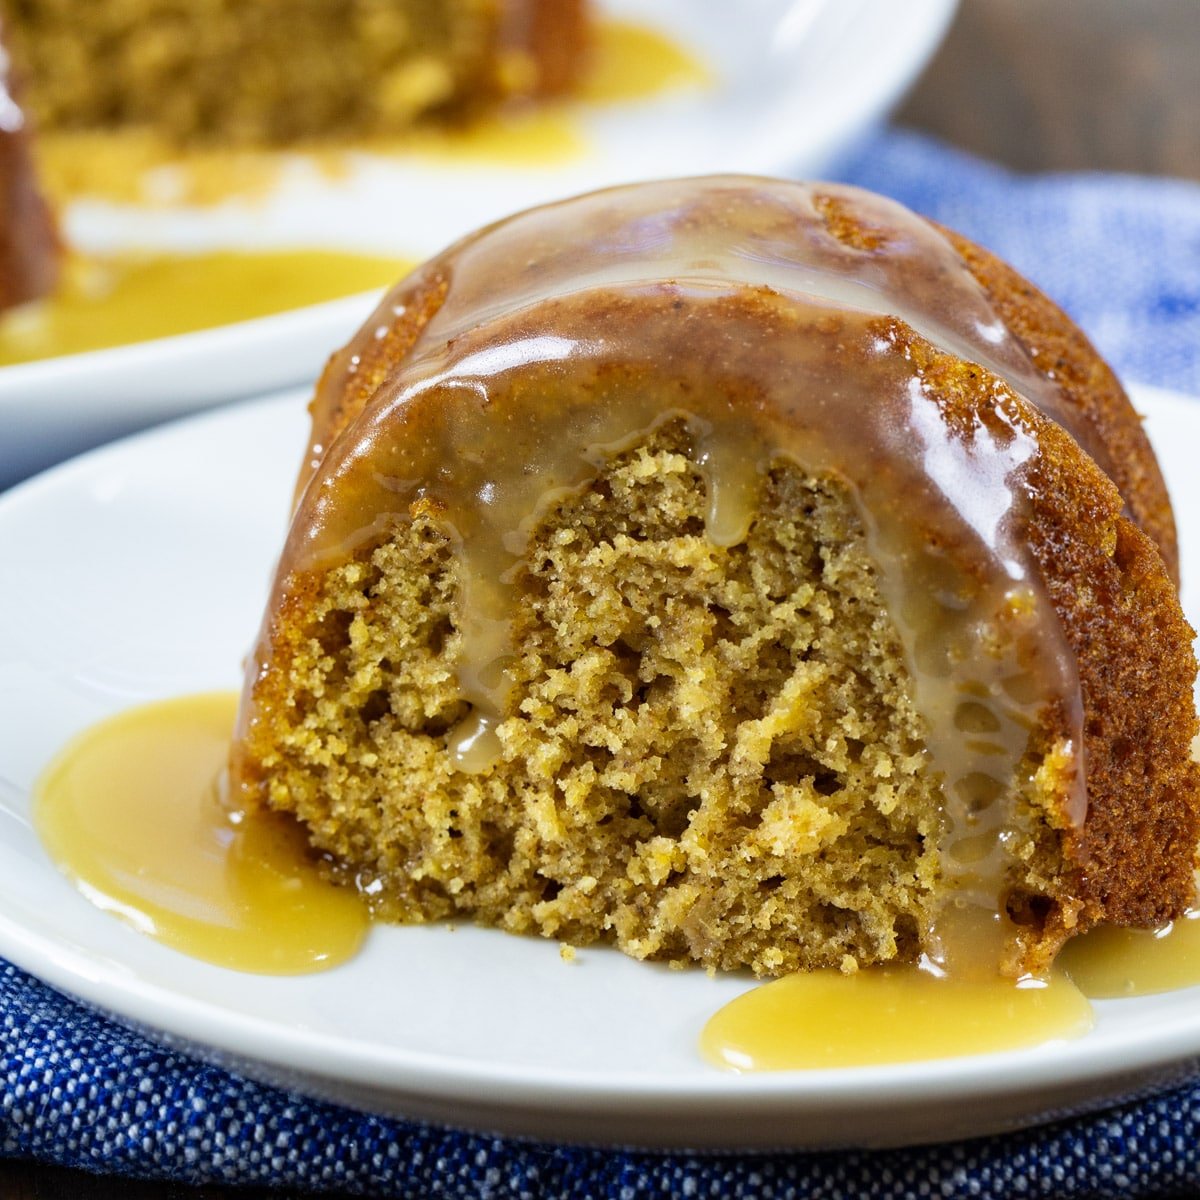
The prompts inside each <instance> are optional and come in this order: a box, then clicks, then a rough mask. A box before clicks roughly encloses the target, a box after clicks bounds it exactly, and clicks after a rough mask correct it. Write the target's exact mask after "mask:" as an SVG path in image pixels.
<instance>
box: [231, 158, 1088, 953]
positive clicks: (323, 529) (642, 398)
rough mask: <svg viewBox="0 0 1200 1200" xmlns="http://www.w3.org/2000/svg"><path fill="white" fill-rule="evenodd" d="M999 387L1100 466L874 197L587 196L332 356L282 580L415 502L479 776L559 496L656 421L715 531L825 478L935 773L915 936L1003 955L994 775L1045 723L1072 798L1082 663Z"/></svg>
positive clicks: (493, 248) (475, 249)
mask: <svg viewBox="0 0 1200 1200" xmlns="http://www.w3.org/2000/svg"><path fill="white" fill-rule="evenodd" d="M849 220H852V225H851V224H848V223H847V222H848V221H849ZM847 230H850V232H847ZM435 291H437V292H439V293H440V294H441V296H442V302H441V305H440V307H439V308H438V310H437V311H436V312H435V313H433V315H432V316H431V317H429V319H428V320H427V321H426V323H425V324H424V325H423V327H422V328H421V330H420V332H419V334H418V335H417V336H416V338H415V340H414V341H413V343H412V346H411V350H410V351H409V352H408V354H407V355H406V356H405V357H404V359H403V361H402V362H399V363H398V364H396V365H395V366H394V369H392V370H390V371H389V372H388V373H387V374H386V376H385V378H384V381H383V382H382V383H381V384H380V386H379V387H378V388H377V390H376V391H375V392H374V394H373V395H372V396H371V397H370V398H369V399H368V400H367V402H366V404H365V407H364V408H363V409H362V411H361V412H360V413H358V415H357V416H356V417H354V418H353V419H352V421H351V422H350V424H349V425H348V427H347V428H346V429H344V430H343V431H342V433H341V434H340V435H339V436H338V437H337V438H335V439H332V445H326V444H324V443H325V442H326V430H327V429H329V428H330V427H331V424H332V423H333V422H334V421H335V420H336V417H337V413H338V406H339V403H340V398H341V397H342V396H343V395H345V394H347V392H348V391H352V390H353V387H354V380H353V378H352V377H353V375H354V373H355V371H357V369H358V365H359V364H360V363H361V362H363V361H364V360H365V359H367V358H368V357H369V356H370V349H371V347H370V343H371V342H372V341H373V340H377V331H378V330H379V329H380V328H383V329H385V331H386V330H388V329H391V327H392V326H393V324H395V323H396V321H397V317H396V316H395V314H397V313H400V314H403V313H404V311H405V310H406V307H407V304H408V303H409V301H410V300H411V299H412V298H414V297H418V296H423V295H425V296H427V295H430V294H432V293H434V292H435ZM400 320H401V321H402V320H403V318H402V317H401V318H400ZM939 351H944V352H946V353H948V354H949V355H952V356H953V357H954V358H955V359H964V360H966V361H968V362H971V363H975V364H978V365H979V367H980V368H982V369H978V370H977V372H976V375H975V379H976V382H977V383H978V384H979V385H980V386H979V387H977V388H976V394H977V395H983V396H984V397H986V399H985V400H983V401H982V402H981V403H980V404H979V405H978V406H977V408H976V410H975V411H974V413H973V414H971V415H970V416H969V418H964V417H963V416H962V415H961V412H959V414H958V415H957V416H955V414H954V412H952V411H951V410H950V409H948V408H947V407H946V406H945V405H944V403H943V402H942V400H941V399H940V397H941V395H942V393H941V392H940V391H939V389H938V387H937V386H935V385H931V383H930V381H929V379H928V378H927V377H928V375H929V373H930V372H935V373H936V372H937V370H938V369H939V363H941V365H942V367H943V368H944V366H945V360H944V359H939V354H938V352H939ZM989 373H990V374H989ZM1014 393H1016V394H1019V395H1020V396H1021V397H1023V398H1024V399H1026V400H1027V401H1030V402H1032V404H1033V405H1034V406H1035V407H1036V408H1037V409H1040V411H1041V412H1042V413H1044V414H1045V415H1047V416H1049V417H1050V418H1052V419H1053V420H1055V421H1058V422H1059V423H1061V424H1062V425H1064V426H1066V427H1067V429H1068V430H1070V431H1071V432H1072V433H1073V434H1074V435H1075V436H1076V437H1077V438H1078V439H1079V440H1080V441H1081V442H1082V443H1083V445H1084V446H1085V447H1087V448H1089V449H1091V451H1092V452H1093V453H1094V455H1095V456H1096V457H1097V458H1098V459H1099V460H1100V461H1101V462H1103V454H1102V451H1101V448H1100V446H1099V443H1098V441H1097V439H1096V437H1095V435H1094V432H1093V431H1092V430H1091V428H1090V427H1088V426H1087V425H1086V424H1084V423H1082V422H1081V421H1080V420H1079V419H1078V418H1077V416H1076V414H1075V413H1074V412H1073V411H1072V410H1071V409H1070V408H1069V406H1068V404H1067V402H1066V401H1064V399H1063V397H1062V396H1061V395H1060V393H1059V391H1058V389H1057V388H1056V387H1055V386H1054V385H1053V384H1052V383H1051V382H1049V381H1047V380H1046V379H1045V378H1043V377H1042V376H1041V375H1040V374H1039V373H1038V372H1037V371H1036V370H1035V369H1034V368H1033V366H1032V365H1031V363H1030V361H1029V358H1028V356H1027V355H1026V353H1025V351H1024V349H1023V348H1022V347H1021V345H1020V344H1019V343H1018V342H1016V341H1015V339H1013V338H1012V337H1011V335H1010V334H1009V333H1008V331H1007V329H1006V327H1005V325H1004V323H1003V322H1002V320H1001V319H1000V318H999V316H998V315H997V313H996V312H995V311H994V309H993V308H992V306H991V304H990V302H989V300H988V297H987V295H986V293H985V292H984V291H983V290H982V288H981V287H980V286H979V284H978V283H977V282H976V281H975V279H974V277H973V276H972V275H971V274H970V272H969V271H968V270H967V268H966V266H965V265H964V264H963V262H962V261H961V259H960V258H959V257H958V255H957V253H956V252H955V251H954V249H953V248H952V247H951V246H950V245H949V243H948V242H946V241H945V239H944V238H943V237H942V236H941V235H940V234H939V233H938V232H937V231H936V230H935V229H934V228H933V227H932V226H930V225H928V224H927V223H926V222H924V221H922V220H921V219H919V218H918V217H916V216H914V215H913V214H911V213H909V212H908V211H907V210H905V209H903V208H901V207H900V206H898V205H895V204H893V203H891V202H890V201H886V200H883V199H881V198H878V197H873V196H869V195H866V194H864V193H861V192H858V191H857V190H854V189H849V188H842V187H833V186H826V185H820V186H806V185H801V184H790V183H775V182H771V181H765V180H753V179H742V178H723V179H714V180H707V181H695V180H693V181H685V182H682V183H680V182H668V183H662V184H648V185H640V186H636V187H631V188H620V189H614V190H611V191H608V192H601V193H596V194H593V195H591V196H587V197H583V198H580V199H577V200H573V201H567V202H564V203H561V204H558V205H552V206H550V207H547V208H543V209H539V210H534V211H532V212H529V213H525V214H521V215H519V216H517V217H514V218H511V219H509V220H507V221H505V222H501V223H500V224H499V225H496V226H493V227H492V228H490V229H488V230H484V231H482V232H481V233H479V234H476V235H474V236H473V237H470V238H468V239H466V240H465V241H463V242H461V243H459V244H458V245H457V246H455V247H452V248H451V249H450V250H449V251H447V252H446V253H445V254H443V255H441V256H439V257H438V258H436V259H434V260H432V261H431V262H430V263H428V264H427V265H426V266H425V267H423V268H422V269H421V270H419V271H418V272H416V273H415V274H414V275H413V276H411V277H410V278H409V279H408V280H406V281H405V282H404V283H402V284H401V285H400V286H399V287H398V288H396V289H394V290H393V292H392V293H390V294H389V296H387V297H386V298H385V300H384V302H383V303H382V304H381V306H380V308H379V309H378V310H377V313H376V315H375V316H374V317H373V318H372V319H371V320H369V321H368V322H367V325H366V326H365V328H364V331H363V333H362V334H360V335H359V337H358V338H356V339H355V341H353V342H352V343H351V344H350V345H349V346H348V347H347V348H346V349H345V350H343V351H342V352H341V353H340V354H339V355H337V356H335V358H334V359H333V360H332V362H331V366H330V369H329V371H328V372H327V373H326V376H325V378H324V380H323V382H322V385H321V388H320V389H319V391H318V394H317V397H316V399H315V401H314V408H313V412H314V438H313V446H312V447H311V448H310V454H309V455H308V456H307V467H306V471H305V473H304V474H303V475H302V484H303V483H304V482H306V481H307V480H308V479H311V484H310V485H309V486H308V487H307V488H306V489H305V490H304V491H303V493H302V494H301V497H300V500H299V504H298V508H297V512H296V516H295V520H294V523H293V527H292V532H291V535H290V537H289V540H288V543H287V546H286V548H285V551H284V555H283V559H282V561H281V564H280V568H279V572H278V575H277V583H276V587H277V589H278V591H279V592H281V593H286V592H287V591H288V589H289V588H290V586H291V584H292V582H293V581H294V580H296V579H298V578H300V577H302V576H305V575H306V574H308V573H310V572H319V571H320V570H322V569H323V568H325V567H326V566H328V565H329V564H332V563H335V562H338V561H341V560H343V559H345V558H346V557H347V556H350V555H352V554H354V553H356V552H357V551H358V550H359V549H360V548H361V547H364V546H366V545H369V544H370V543H372V542H373V541H375V540H378V538H379V537H380V536H383V535H385V534H386V530H387V528H388V527H389V523H391V522H395V521H402V520H406V519H409V515H410V513H411V512H412V510H413V506H414V505H418V506H423V507H424V509H425V511H430V512H435V513H437V514H438V516H437V520H438V521H439V523H440V525H441V527H442V528H443V529H444V531H445V532H446V534H447V535H448V537H449V538H450V539H451V542H452V544H453V546H454V548H455V553H456V556H457V562H458V570H459V586H460V595H459V615H458V620H457V626H458V629H459V631H460V633H461V636H462V649H461V653H460V656H459V659H458V662H457V664H456V665H457V672H458V681H459V686H460V690H461V694H462V697H463V699H464V700H466V701H467V702H468V703H469V704H470V705H471V715H470V716H469V717H468V718H467V720H466V721H464V722H463V724H462V725H460V726H459V727H458V728H457V729H455V730H453V731H452V732H451V734H450V735H449V738H448V749H449V751H450V753H451V754H453V755H454V757H455V759H456V761H457V763H458V765H459V766H460V768H461V769H463V770H468V771H484V770H487V769H489V768H490V766H491V765H492V764H493V763H494V762H496V761H497V759H498V758H500V757H502V755H503V753H504V744H503V736H504V732H503V721H504V719H505V717H506V716H508V715H509V713H510V711H511V705H512V697H511V696H510V693H509V682H508V677H507V673H506V660H507V657H508V656H509V655H510V654H511V653H512V651H513V647H512V644H511V637H510V621H511V617H512V614H513V611H514V606H515V604H516V603H517V587H518V582H519V581H518V576H519V572H520V567H521V562H522V558H523V555H524V553H525V549H526V545H527V539H528V536H529V533H530V531H531V529H532V528H533V527H534V526H535V525H536V523H537V521H538V519H539V516H540V515H541V514H543V513H545V512H546V511H547V508H548V506H549V505H552V504H553V503H554V502H555V501H556V500H557V499H558V498H560V497H562V496H563V495H564V494H566V493H567V492H569V491H570V490H571V489H576V488H580V487H583V486H585V485H586V484H587V483H588V482H589V481H590V480H592V479H593V478H594V477H595V476H596V474H597V472H598V471H599V470H600V468H601V467H602V465H603V464H604V462H605V461H606V460H607V459H608V458H609V457H610V456H611V455H612V454H614V453H615V452H617V451H619V450H620V449H622V448H625V447H628V446H631V445H633V444H636V443H637V442H638V441H639V440H640V439H642V438H644V437H646V436H647V435H648V434H650V433H651V432H652V431H653V430H654V429H656V428H657V427H658V426H659V425H661V424H662V423H663V422H665V421H672V420H681V421H683V422H685V423H686V426H687V428H688V429H689V431H690V433H691V437H692V443H693V457H694V461H695V462H696V464H697V465H698V466H699V468H700V469H701V471H702V473H703V476H704V479H705V482H706V486H707V491H708V511H707V529H708V533H709V537H710V538H711V539H712V541H713V542H714V544H715V545H717V546H731V545H736V544H737V542H738V541H740V540H741V539H742V538H743V537H744V536H745V534H746V531H747V530H748V528H749V527H750V523H751V522H752V521H753V519H754V513H755V508H756V505H757V502H758V495H759V491H760V485H761V481H762V479H763V476H764V475H765V473H766V472H768V471H769V470H770V469H771V467H772V465H773V464H776V463H780V462H785V461H788V462H794V463H797V464H799V465H800V466H801V468H802V469H804V470H805V471H807V472H809V473H812V474H828V475H831V476H835V477H836V478H838V479H839V480H841V481H842V482H844V483H845V484H847V485H848V486H849V487H850V489H851V491H852V493H853V495H854V496H855V498H856V500H857V502H858V505H859V508H860V511H861V514H862V519H863V522H864V526H865V528H866V533H867V538H868V542H869V547H870V550H871V553H872V555H873V558H874V561H875V563H876V565H877V568H878V572H879V579H880V583H881V586H882V590H883V592H884V595H885V598H886V599H887V601H888V606H889V610H890V612H891V614H892V616H893V619H894V621H895V624H896V627H897V631H898V634H899V636H900V639H901V642H902V644H903V647H904V650H905V654H906V658H907V662H908V666H909V669H910V673H911V679H912V686H913V689H914V697H913V698H914V701H915V703H916V705H917V707H918V709H919V711H920V712H921V714H922V716H923V718H924V720H925V723H926V726H927V729H928V738H927V751H928V754H929V758H930V768H931V770H932V771H934V772H936V773H937V775H938V777H939V778H940V780H941V784H942V791H943V796H944V822H945V834H944V837H943V844H942V862H943V872H944V874H945V875H946V876H948V878H949V880H950V882H951V884H952V887H953V890H954V892H955V902H954V904H953V905H951V906H948V907H947V909H946V911H945V912H944V913H943V914H942V915H941V916H939V918H938V919H937V921H936V922H935V927H934V928H933V929H932V930H929V931H927V938H926V945H927V950H928V952H929V953H930V954H931V956H932V959H931V961H934V962H935V963H937V962H941V963H943V964H944V965H945V964H950V963H951V961H952V959H953V958H954V957H955V955H954V954H953V953H951V951H950V950H949V949H947V947H946V946H945V945H944V943H945V942H946V941H947V940H948V939H953V938H954V937H956V936H958V935H956V934H954V933H953V932H946V933H943V931H942V930H943V928H944V930H946V931H952V930H954V929H958V928H965V927H970V928H971V929H972V930H974V931H975V932H974V933H973V934H972V935H971V938H972V939H973V941H978V940H979V939H986V940H987V941H988V944H989V945H994V946H995V947H999V946H1000V945H1001V944H1002V942H1003V938H1004V934H1005V932H1006V930H1005V918H1004V916H1003V913H1004V902H1003V899H1004V897H1003V893H1004V884H1005V873H1006V869H1007V865H1008V851H1007V848H1006V843H1007V841H1008V836H1007V835H1008V833H1009V830H1010V828H1011V822H1012V819H1013V818H1012V805H1011V794H1010V789H1011V786H1012V781H1013V780H1014V779H1015V778H1017V777H1018V774H1019V771H1020V770H1021V768H1022V764H1023V763H1024V761H1025V759H1026V756H1027V755H1028V754H1029V753H1030V750H1031V743H1030V733H1031V731H1033V730H1034V729H1035V728H1036V727H1037V726H1038V724H1039V718H1041V717H1043V716H1044V714H1045V712H1047V711H1054V712H1056V713H1057V714H1058V716H1059V718H1061V725H1062V729H1063V731H1064V732H1063V738H1062V742H1061V745H1060V747H1059V753H1060V756H1061V757H1062V758H1063V759H1064V761H1065V762H1066V764H1067V766H1066V769H1065V771H1064V775H1065V777H1066V778H1068V779H1069V780H1071V783H1070V785H1069V786H1070V795H1069V796H1068V798H1067V802H1066V805H1067V810H1068V811H1067V817H1068V820H1069V821H1072V822H1075V823H1080V822H1082V820H1083V817H1084V812H1085V807H1086V792H1085V788H1084V780H1083V772H1082V765H1081V763H1080V762H1079V754H1080V748H1081V746H1082V740H1081V737H1080V729H1081V720H1082V715H1081V711H1082V710H1081V699H1080V694H1079V683H1078V676H1077V670H1076V665H1075V661H1074V657H1073V655H1072V654H1071V652H1070V650H1069V647H1068V646H1067V645H1066V642H1065V639H1064V635H1063V631H1062V628H1061V626H1060V624H1059V622H1058V619H1057V616H1056V614H1055V612H1054V610H1053V608H1052V606H1051V604H1050V603H1049V600H1048V598H1047V596H1046V595H1045V592H1044V588H1043V584H1042V580H1041V576H1040V573H1039V570H1038V568H1037V564H1036V562H1035V560H1034V558H1033V556H1032V553H1031V551H1030V549H1029V548H1028V546H1027V544H1026V541H1025V538H1024V536H1023V522H1024V518H1025V513H1026V504H1027V499H1028V497H1027V490H1026V485H1025V483H1024V471H1025V467H1026V464H1027V463H1029V461H1030V460H1031V458H1032V457H1033V456H1034V455H1035V453H1036V448H1037V430H1036V427H1035V426H1036V418H1034V417H1031V416H1030V415H1029V413H1028V410H1027V409H1025V408H1023V406H1022V405H1021V404H1020V403H1019V401H1018V400H1017V399H1016V397H1015V395H1014ZM280 598H281V597H280V596H279V595H277V597H276V601H275V603H273V604H272V606H271V608H272V609H273V608H274V607H276V606H277V604H278V601H279V599H280ZM269 611H270V610H269ZM264 637H267V638H269V630H267V631H266V632H265V633H264ZM264 645H265V643H264ZM267 657H268V655H267V654H266V653H262V652H260V656H259V661H260V662H265V661H266V660H267ZM242 720H243V722H252V721H253V720H254V714H253V704H252V703H251V704H250V705H248V706H247V708H246V710H245V711H244V713H243V718H242ZM964 910H965V912H964ZM988 957H989V960H990V961H991V962H992V963H993V964H994V963H996V962H998V961H999V950H998V949H996V950H995V953H994V954H993V953H992V951H989V952H988Z"/></svg>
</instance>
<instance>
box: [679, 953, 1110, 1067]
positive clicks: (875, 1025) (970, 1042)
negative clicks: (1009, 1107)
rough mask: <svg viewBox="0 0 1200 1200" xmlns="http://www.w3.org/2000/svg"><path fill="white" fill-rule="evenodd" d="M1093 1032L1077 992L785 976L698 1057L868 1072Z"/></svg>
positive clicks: (898, 974)
mask: <svg viewBox="0 0 1200 1200" xmlns="http://www.w3.org/2000/svg"><path fill="white" fill-rule="evenodd" d="M1093 1023H1094V1019H1093V1015H1092V1008H1091V1005H1090V1004H1088V1002H1087V999H1086V998H1085V997H1084V996H1083V994H1082V993H1081V992H1080V991H1079V989H1078V988H1077V987H1075V985H1074V984H1073V983H1072V982H1071V980H1070V979H1068V978H1067V977H1066V976H1065V975H1063V974H1062V973H1061V972H1060V971H1058V970H1057V969H1055V970H1054V971H1052V972H1051V974H1050V977H1049V978H1048V979H1045V980H1035V979H1025V980H1021V981H1018V982H1014V981H1013V980H1011V979H1001V978H1000V977H998V976H993V978H991V979H968V980H962V979H946V978H939V977H938V976H936V975H932V974H929V973H927V972H925V971H919V970H914V969H913V968H912V967H894V968H893V967H888V968H872V969H870V970H867V971H859V972H858V973H857V974H854V975H841V974H839V973H838V972H836V971H811V972H807V973H804V974H798V975H786V976H784V978H782V979H777V980H775V981H774V982H773V983H768V984H765V985H764V986H762V987H757V988H754V989H753V990H751V991H749V992H746V993H744V994H743V995H741V996H739V997H738V998H737V999H736V1000H733V1001H731V1002H730V1003H729V1004H727V1005H725V1007H724V1008H722V1009H720V1010H719V1011H718V1012H717V1013H716V1014H715V1015H714V1016H713V1017H711V1018H710V1019H709V1021H708V1023H707V1024H706V1025H705V1027H704V1031H703V1032H702V1034H701V1036H700V1051H701V1053H702V1054H703V1055H704V1057H705V1058H707V1059H708V1060H709V1061H710V1062H711V1063H713V1064H714V1065H715V1066H718V1067H724V1068H725V1069H727V1070H731V1071H737V1072H747V1071H788V1070H792V1071H795V1070H821V1069H834V1068H838V1067H859V1066H877V1065H881V1064H884V1063H899V1062H919V1061H924V1060H928V1059H937V1058H956V1057H959V1056H962V1055H968V1054H988V1053H997V1052H1000V1051H1005V1050H1017V1049H1021V1048H1022V1047H1027V1046H1038V1045H1042V1044H1043V1043H1045V1042H1049V1041H1056V1040H1060V1039H1066V1038H1076V1037H1081V1036H1082V1035H1083V1034H1085V1033H1087V1031H1088V1030H1089V1029H1091V1028H1092V1025H1093Z"/></svg>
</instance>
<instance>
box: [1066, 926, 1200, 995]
mask: <svg viewBox="0 0 1200 1200" xmlns="http://www.w3.org/2000/svg"><path fill="white" fill-rule="evenodd" d="M1058 961H1059V963H1060V965H1061V966H1062V969H1063V970H1064V971H1065V972H1066V973H1067V974H1068V975H1069V976H1070V977H1071V979H1072V980H1074V982H1075V983H1076V985H1077V986H1078V987H1080V988H1081V989H1082V990H1083V991H1084V993H1085V994H1086V995H1088V996H1091V997H1092V998H1093V999H1095V1000H1116V999H1120V998H1121V997H1123V996H1152V995H1154V994H1155V993H1157V992H1173V991H1175V990H1176V989H1177V988H1185V987H1192V986H1193V985H1195V984H1198V983H1200V908H1194V909H1192V910H1191V912H1188V913H1186V914H1185V915H1184V916H1182V917H1180V918H1179V920H1178V921H1173V922H1171V923H1170V924H1169V925H1164V926H1163V927H1162V928H1161V929H1119V928H1116V927H1115V926H1108V925H1105V926H1101V927H1100V928H1099V929H1093V930H1091V931H1090V932H1088V933H1085V934H1084V935H1083V936H1082V937H1078V938H1076V939H1075V940H1074V941H1072V942H1068V943H1067V944H1066V946H1065V947H1064V948H1063V951H1062V953H1061V954H1060V955H1059V958H1058Z"/></svg>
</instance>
